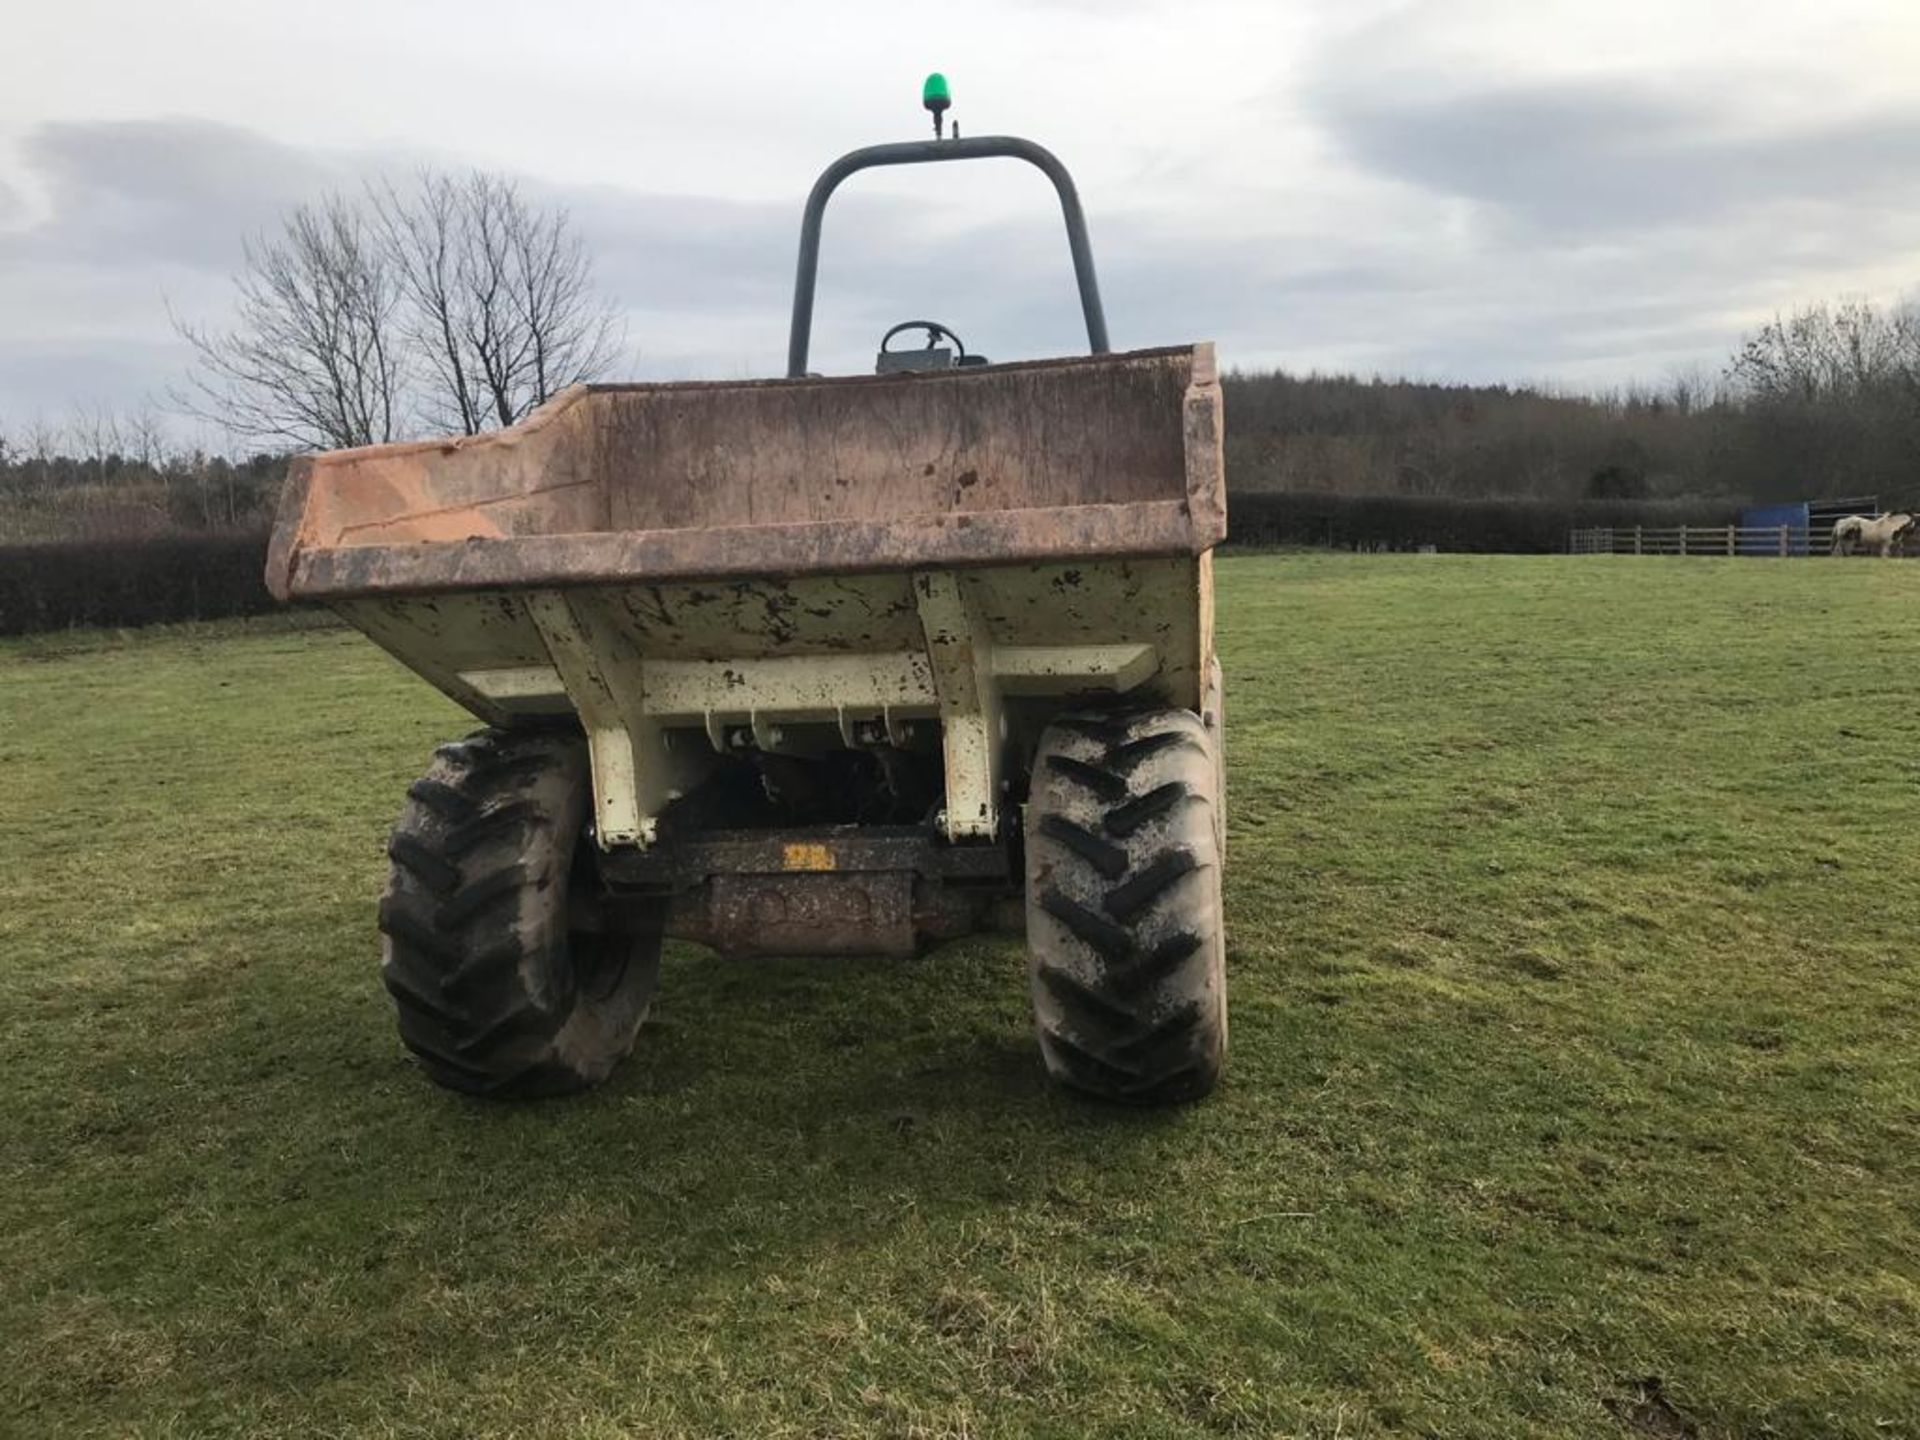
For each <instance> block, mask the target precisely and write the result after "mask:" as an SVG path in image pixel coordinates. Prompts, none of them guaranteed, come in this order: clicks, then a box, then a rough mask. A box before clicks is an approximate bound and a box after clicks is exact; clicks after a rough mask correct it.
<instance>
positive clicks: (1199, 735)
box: [1026, 709, 1227, 1105]
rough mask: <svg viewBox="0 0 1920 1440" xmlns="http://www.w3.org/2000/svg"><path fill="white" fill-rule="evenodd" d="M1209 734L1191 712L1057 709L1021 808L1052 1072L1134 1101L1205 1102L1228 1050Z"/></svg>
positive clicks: (1216, 805)
mask: <svg viewBox="0 0 1920 1440" xmlns="http://www.w3.org/2000/svg"><path fill="white" fill-rule="evenodd" d="M1220 785H1221V774H1220V767H1219V765H1218V762H1217V752H1216V742H1215V736H1214V735H1213V734H1212V733H1210V732H1209V730H1208V728H1207V727H1206V725H1205V724H1204V723H1203V722H1202V721H1201V719H1200V717H1199V716H1197V715H1195V714H1193V713H1192V712H1191V711H1188V710H1177V709H1154V710H1138V711H1134V712H1131V713H1124V712H1121V713H1101V712H1089V713H1083V714H1069V715H1062V716H1060V717H1059V718H1058V719H1056V720H1055V721H1054V722H1053V723H1052V724H1051V725H1049V726H1048V727H1047V729H1046V731H1045V732H1044V733H1043V734H1042V736H1041V738H1040V745H1039V750H1038V753H1037V755H1036V756H1035V760H1034V769H1033V778H1032V785H1031V788H1030V793H1029V797H1028V804H1027V827H1026V841H1027V844H1026V851H1027V944H1028V948H1029V952H1030V962H1031V963H1030V974H1031V977H1032V989H1033V1007H1034V1018H1035V1024H1036V1028H1037V1030H1038V1032H1039V1039H1040V1049H1041V1053H1042V1055H1043V1056H1044V1057H1045V1060H1046V1065H1047V1070H1048V1072H1049V1073H1050V1074H1051V1075H1052V1076H1053V1077H1054V1078H1055V1079H1056V1080H1059V1081H1060V1082H1062V1083H1063V1084H1066V1085H1068V1086H1071V1087H1072V1088H1074V1089H1077V1090H1081V1091H1084V1092H1086V1093H1088V1094H1092V1095H1096V1096H1099V1097H1100V1098H1102V1099H1107V1100H1118V1101H1123V1102H1126V1103H1129V1104H1136V1105H1159V1104H1168V1103H1172V1102H1176V1101H1181V1100H1192V1099H1196V1098H1198V1097H1199V1096H1202V1095H1204V1094H1206V1093H1207V1092H1208V1091H1210V1090H1211V1089H1213V1087H1214V1085H1215V1084H1216V1083H1217V1082H1218V1081H1219V1078H1220V1072H1221V1068H1222V1066H1223V1065H1224V1063H1225V1060H1226V1049H1227V986H1226V935H1225V927H1224V924H1223V919H1222V907H1221V897H1220V867H1221V849H1222V846H1221V840H1222V834H1221V826H1220V824H1219V810H1220V793H1219V792H1220Z"/></svg>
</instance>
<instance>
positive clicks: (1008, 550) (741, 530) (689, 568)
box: [269, 497, 1226, 600]
mask: <svg viewBox="0 0 1920 1440" xmlns="http://www.w3.org/2000/svg"><path fill="white" fill-rule="evenodd" d="M290 503H292V501H291V497H290ZM284 518H285V517H284V516H283V520H284ZM288 528H289V527H287V526H285V525H284V524H283V525H282V526H281V527H279V528H277V529H276V531H275V536H274V544H275V547H276V549H277V548H278V547H279V546H280V545H281V541H282V536H283V535H284V534H285V532H286V530H287V529H288ZM1225 533H1226V516H1225V514H1224V512H1223V511H1221V510H1219V509H1217V508H1213V507H1209V509H1208V512H1207V513H1206V514H1204V515H1198V516H1197V515H1195V514H1194V513H1193V510H1192V507H1190V506H1189V504H1188V503H1187V502H1186V501H1185V500H1152V501H1144V502H1136V503H1130V504H1118V505H1068V506H1057V507H1050V508H1044V509H1032V510H986V511H967V512H960V513H948V514H941V515H914V516H906V517H903V518H899V519H894V520H877V521H846V520H831V521H819V522H814V523H810V524H803V525H733V526H724V527H717V528H711V529H700V530H632V531H613V532H593V533H587V534H576V535H524V536H514V537H508V538H504V539H477V538H476V539H471V540H463V541H443V542H426V543H419V544H413V545H358V546H343V547H337V548H327V549H312V550H307V551H305V552H304V553H301V554H298V555H296V556H295V557H294V559H293V568H292V574H291V575H290V576H288V577H287V580H286V584H285V588H284V590H283V589H280V588H277V587H276V588H275V589H274V594H275V595H277V596H278V597H279V598H281V599H283V600H285V599H301V600H329V599H351V598H359V597H363V596H368V595H393V594H405V593H412V592H419V591H446V590H501V589H515V588H520V589H524V588H528V587H533V586H539V587H543V588H558V587H564V586H572V585H627V584H634V583H646V582H650V581H659V580H719V579H726V578H729V577H733V576H742V575H754V576H765V575H830V574H859V573H872V572H875V571H890V570H912V569H923V568H928V567H935V566H947V565H992V564H999V565H1005V564H1020V563H1028V562H1035V561H1046V560H1097V559H1120V558H1129V557H1140V558H1145V557H1149V556H1161V555H1188V554H1191V555H1198V554H1201V553H1203V552H1205V551H1207V550H1210V549H1212V548H1213V547H1214V546H1215V545H1216V544H1218V543H1219V541H1220V540H1221V538H1222V537H1223V536H1224V535H1225ZM282 573H284V572H279V571H274V570H270V571H269V583H270V584H271V583H272V582H273V579H274V578H275V577H276V576H278V575H279V574H282Z"/></svg>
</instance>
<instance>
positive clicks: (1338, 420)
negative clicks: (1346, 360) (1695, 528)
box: [1226, 301, 1920, 506]
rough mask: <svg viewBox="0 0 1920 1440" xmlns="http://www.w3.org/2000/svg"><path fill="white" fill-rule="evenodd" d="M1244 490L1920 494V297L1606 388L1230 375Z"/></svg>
mask: <svg viewBox="0 0 1920 1440" xmlns="http://www.w3.org/2000/svg"><path fill="white" fill-rule="evenodd" d="M1226 390H1227V396H1226V399H1227V417H1228V418H1227V447H1228V466H1227V469H1228V475H1229V478H1230V483H1231V484H1232V485H1233V486H1235V487H1236V488H1237V489H1240V490H1242V491H1243V492H1244V491H1247V490H1263V491H1311V492H1316V493H1326V494H1338V495H1403V496H1452V497H1458V498H1470V499H1479V498H1514V499H1521V498H1526V499H1536V500H1554V501H1570V500H1579V499H1587V500H1649V499H1652V500H1659V499H1670V500H1695V499H1721V500H1734V501H1746V500H1760V501H1765V500H1785V499H1800V498H1808V497H1840V496H1858V495H1878V496H1879V497H1880V498H1881V500H1882V501H1883V503H1886V504H1888V505H1890V506H1891V505H1895V504H1900V505H1911V504H1913V503H1914V502H1916V501H1920V305H1915V304H1914V303H1912V302H1909V303H1906V304H1901V305H1896V306H1893V307H1890V308H1887V307H1876V306H1874V305H1871V304H1868V303H1865V302H1861V301H1851V302H1845V303H1840V304H1816V305H1810V306H1806V307H1804V308H1802V309H1800V310H1797V311H1795V312H1793V313H1792V314H1791V315H1788V316H1784V317H1781V318H1777V319H1774V320H1772V321H1769V322H1767V323H1766V324H1764V325H1762V326H1760V327H1759V328H1758V329H1756V330H1755V331H1753V332H1752V333H1750V334H1749V335H1747V336H1746V337H1745V338H1744V339H1743V340H1742V341H1741V343H1740V345H1739V347H1738V349H1737V350H1736V351H1735V352H1734V354H1733V355H1732V357H1731V358H1730V359H1729V360H1728V362H1727V363H1726V364H1725V366H1724V367H1723V368H1722V369H1720V370H1719V371H1717V372H1705V371H1700V372H1694V373H1689V374H1683V375H1679V376H1675V377H1673V378H1671V379H1669V380H1668V381H1667V382H1666V383H1664V384H1661V385H1657V386H1634V387H1628V388H1625V389H1621V390H1617V391H1614V392H1612V393H1605V394H1599V395H1580V394H1571V393H1562V392H1556V391H1553V390H1551V389H1545V388H1539V387H1528V386H1503V385H1497V386H1473V385H1448V384H1433V383H1424V382H1408V381H1394V380H1382V379H1363V378H1359V377H1355V376H1350V375H1331V376H1328V375H1306V376H1300V375H1288V374H1282V373H1239V374H1233V375H1230V376H1229V377H1228V379H1227V381H1226Z"/></svg>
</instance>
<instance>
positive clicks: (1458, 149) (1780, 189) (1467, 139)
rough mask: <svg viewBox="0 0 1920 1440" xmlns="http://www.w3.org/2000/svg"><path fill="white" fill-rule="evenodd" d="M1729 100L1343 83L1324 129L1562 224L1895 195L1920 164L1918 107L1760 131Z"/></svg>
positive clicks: (1427, 175) (1656, 221)
mask: <svg viewBox="0 0 1920 1440" xmlns="http://www.w3.org/2000/svg"><path fill="white" fill-rule="evenodd" d="M1730 108H1731V106H1730V104H1729V103H1728V97H1721V99H1720V102H1719V103H1715V101H1714V100H1713V99H1712V98H1691V97H1686V96H1681V95H1677V94H1674V93H1672V92H1670V91H1666V90H1662V89H1658V88H1654V87H1649V86H1639V87H1635V86H1629V85H1623V84H1618V83H1614V84H1605V85H1602V84H1594V83H1584V84H1579V85H1574V84H1563V85H1557V86H1553V87H1540V86H1534V87H1513V86H1510V85H1500V84H1497V83H1489V84H1488V85H1487V86H1486V88H1481V89H1478V90H1474V89H1467V90H1465V91H1464V92H1463V93H1458V94H1452V95H1438V96H1436V95H1431V94H1424V95H1423V94H1419V93H1413V94H1408V93H1406V92H1405V91H1403V90H1398V89H1395V88H1390V87H1385V86H1371V87H1370V86H1367V85H1364V84H1362V85H1346V84H1342V85H1337V86H1336V85H1327V86H1324V87H1322V88H1321V89H1320V90H1318V91H1317V92H1316V96H1315V114H1316V115H1317V117H1318V118H1319V119H1320V120H1321V122H1322V123H1323V124H1324V125H1325V127H1326V129H1327V131H1328V132H1329V134H1330V135H1331V136H1332V137H1333V138H1334V139H1335V140H1336V141H1337V142H1338V143H1339V144H1340V145H1341V146H1342V147H1343V149H1344V150H1345V151H1346V152H1347V153H1348V154H1350V155H1351V156H1352V157H1353V158H1354V159H1356V160H1358V161H1359V162H1361V163H1362V164H1363V165H1365V166H1367V167H1368V168H1370V169H1372V170H1373V171H1375V172H1377V173H1379V174H1382V175H1386V176H1389V177H1391V178H1393V179H1396V180H1400V181H1404V182H1406V183H1409V184H1412V185H1417V186H1420V187H1423V188H1425V189H1428V190H1432V191H1435V192H1438V193H1441V194H1446V195H1457V196H1463V197H1467V198H1470V199H1473V200H1477V201H1481V202H1484V203H1487V204H1489V205H1493V206H1497V207H1499V208H1500V209H1501V210H1503V211H1504V212H1506V213H1507V214H1509V215H1511V216H1513V217H1515V218H1517V219H1520V220H1523V221H1525V222H1528V223H1530V224H1532V225H1535V226H1538V227H1541V228H1544V229H1548V230H1553V231H1565V232H1580V233H1585V234H1595V233H1610V232H1617V231H1619V230H1623V229H1632V228H1636V227H1641V226H1652V225H1670V224H1681V223H1692V222H1698V221H1702V220H1706V219H1710V218H1722V217H1725V216H1726V215H1727V214H1728V213H1729V211H1735V210H1740V211H1746V210H1756V209H1763V208H1773V207H1777V206H1780V205H1782V204H1786V203H1792V202H1803V201H1812V202H1821V203H1826V204H1830V205H1841V206H1858V205H1862V204H1870V203H1873V202H1874V201H1875V200H1876V199H1879V198H1884V197H1892V196H1895V195H1898V194H1899V193H1900V192H1901V191H1902V190H1903V189H1904V188H1905V187H1906V185H1907V179H1906V177H1907V176H1908V175H1909V174H1910V173H1911V172H1912V170H1913V168H1914V166H1915V165H1916V164H1920V110H1914V111H1908V112H1897V113H1888V114H1882V115H1879V116H1874V117H1870V118H1866V119H1854V120H1849V121H1845V122H1842V123H1836V124H1832V125H1827V126H1823V127H1819V128H1817V129H1800V130H1797V131H1792V132H1786V133H1765V132H1763V131H1756V129H1755V128H1754V127H1753V126H1751V125H1747V126H1742V127H1738V128H1736V127H1735V125H1734V124H1733V117H1732V116H1731V115H1730V114H1729V113H1728V112H1729V110H1730Z"/></svg>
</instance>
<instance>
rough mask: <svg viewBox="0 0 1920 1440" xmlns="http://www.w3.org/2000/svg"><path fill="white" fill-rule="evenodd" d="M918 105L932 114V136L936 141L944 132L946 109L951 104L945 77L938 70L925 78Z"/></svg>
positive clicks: (951, 95)
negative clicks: (925, 81)
mask: <svg viewBox="0 0 1920 1440" xmlns="http://www.w3.org/2000/svg"><path fill="white" fill-rule="evenodd" d="M920 103H921V104H922V105H924V106H925V107H926V108H927V109H929V110H931V111H932V112H933V134H934V138H935V139H938V138H939V137H940V136H941V135H942V134H943V133H944V132H945V127H946V115H947V107H948V106H950V105H952V104H953V92H952V91H950V90H949V89H947V77H946V76H944V75H942V74H941V73H940V72H939V71H938V70H936V71H934V72H933V74H931V75H929V76H927V83H926V84H924V85H922V86H921V87H920Z"/></svg>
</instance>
